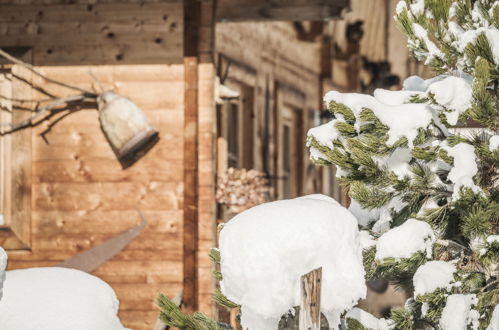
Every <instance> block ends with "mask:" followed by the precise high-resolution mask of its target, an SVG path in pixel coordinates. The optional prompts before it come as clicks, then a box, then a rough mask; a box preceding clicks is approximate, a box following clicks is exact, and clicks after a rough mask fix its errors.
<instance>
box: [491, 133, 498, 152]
mask: <svg viewBox="0 0 499 330" xmlns="http://www.w3.org/2000/svg"><path fill="white" fill-rule="evenodd" d="M497 148H499V135H493V136H492V137H491V138H490V140H489V150H490V152H494V151H496V150H497Z"/></svg>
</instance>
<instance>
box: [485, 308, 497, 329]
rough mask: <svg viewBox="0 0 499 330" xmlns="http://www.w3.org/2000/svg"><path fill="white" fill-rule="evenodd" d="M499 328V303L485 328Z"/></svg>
mask: <svg viewBox="0 0 499 330" xmlns="http://www.w3.org/2000/svg"><path fill="white" fill-rule="evenodd" d="M497 329H499V305H496V307H494V311H493V312H492V318H491V319H490V323H489V325H488V326H487V328H486V329H485V330H497Z"/></svg>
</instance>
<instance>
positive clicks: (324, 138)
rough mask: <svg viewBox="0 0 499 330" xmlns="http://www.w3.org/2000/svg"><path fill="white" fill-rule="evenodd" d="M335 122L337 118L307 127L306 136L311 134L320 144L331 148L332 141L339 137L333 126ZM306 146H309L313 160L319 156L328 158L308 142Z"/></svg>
mask: <svg viewBox="0 0 499 330" xmlns="http://www.w3.org/2000/svg"><path fill="white" fill-rule="evenodd" d="M337 122H338V120H336V119H333V120H331V121H330V122H328V123H325V124H322V125H320V126H317V127H313V128H311V129H309V131H308V133H307V136H313V137H314V138H315V139H316V140H317V142H319V143H320V144H321V145H324V146H326V147H329V148H331V149H333V141H334V140H336V139H337V138H339V137H340V133H339V132H338V130H337V129H336V127H335V125H336V123H337ZM308 146H309V147H310V157H311V158H312V159H313V160H318V159H320V158H322V159H324V160H328V159H327V157H326V156H325V155H324V154H322V153H321V152H320V151H319V150H317V149H316V148H314V147H312V146H310V144H308Z"/></svg>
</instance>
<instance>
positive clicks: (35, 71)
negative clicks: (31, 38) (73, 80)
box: [0, 48, 94, 94]
mask: <svg viewBox="0 0 499 330" xmlns="http://www.w3.org/2000/svg"><path fill="white" fill-rule="evenodd" d="M0 56H2V57H4V58H6V59H7V60H9V61H11V62H13V63H15V64H18V65H21V66H23V67H25V68H26V69H28V70H30V71H31V72H33V73H34V74H35V75H37V76H39V77H41V78H43V79H44V80H46V81H48V82H51V83H53V84H56V85H59V86H63V87H66V88H70V89H73V90H77V91H80V92H83V93H87V94H94V93H92V92H90V91H88V90H86V89H83V88H80V87H76V86H72V85H68V84H66V83H63V82H60V81H57V80H54V79H52V78H49V77H47V76H45V75H44V74H42V73H40V72H39V71H38V70H36V69H35V68H34V67H33V66H32V65H31V64H28V63H26V62H23V61H21V60H19V59H17V58H15V57H14V56H12V55H10V54H9V53H7V52H5V51H4V50H3V49H1V48H0Z"/></svg>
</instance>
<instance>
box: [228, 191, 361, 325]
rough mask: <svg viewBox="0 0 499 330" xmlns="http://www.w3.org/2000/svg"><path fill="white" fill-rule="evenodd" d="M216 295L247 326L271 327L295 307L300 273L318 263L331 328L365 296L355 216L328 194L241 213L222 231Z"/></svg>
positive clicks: (260, 206) (259, 206)
mask: <svg viewBox="0 0 499 330" xmlns="http://www.w3.org/2000/svg"><path fill="white" fill-rule="evenodd" d="M219 243H220V244H219V246H220V259H221V260H220V263H221V273H222V277H223V280H222V281H221V282H220V287H221V290H222V293H223V294H224V295H225V296H226V297H227V298H229V299H230V300H232V301H233V302H234V303H237V304H239V305H241V323H242V326H243V327H244V329H249V330H276V329H277V326H278V323H279V320H280V318H281V316H282V315H283V314H286V313H287V312H288V311H289V310H290V309H291V308H292V307H293V306H299V305H300V277H301V276H302V275H304V274H306V273H308V272H310V271H311V270H313V269H315V268H318V267H322V298H321V309H322V312H323V313H324V314H325V315H326V317H327V319H328V323H329V325H330V327H332V328H333V327H334V328H336V326H337V325H338V324H339V323H340V315H341V313H343V312H344V311H346V310H349V309H350V308H352V307H353V306H354V305H355V304H356V303H357V301H358V300H359V299H360V298H364V297H365V295H366V286H365V283H364V269H363V265H362V256H361V248H360V243H359V233H358V229H357V221H356V220H355V218H354V217H353V215H352V214H351V213H350V212H348V210H347V209H345V208H344V207H343V206H341V205H340V204H338V203H337V202H336V201H335V200H334V199H332V198H329V197H327V196H324V195H309V196H304V197H300V198H296V199H289V200H281V201H276V202H271V203H265V204H261V205H258V206H256V207H253V208H251V209H249V210H246V211H244V212H242V213H240V214H238V215H237V216H235V217H234V218H233V219H232V220H230V221H229V222H228V223H226V224H225V225H224V226H223V228H222V230H221V231H220V241H219Z"/></svg>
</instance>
